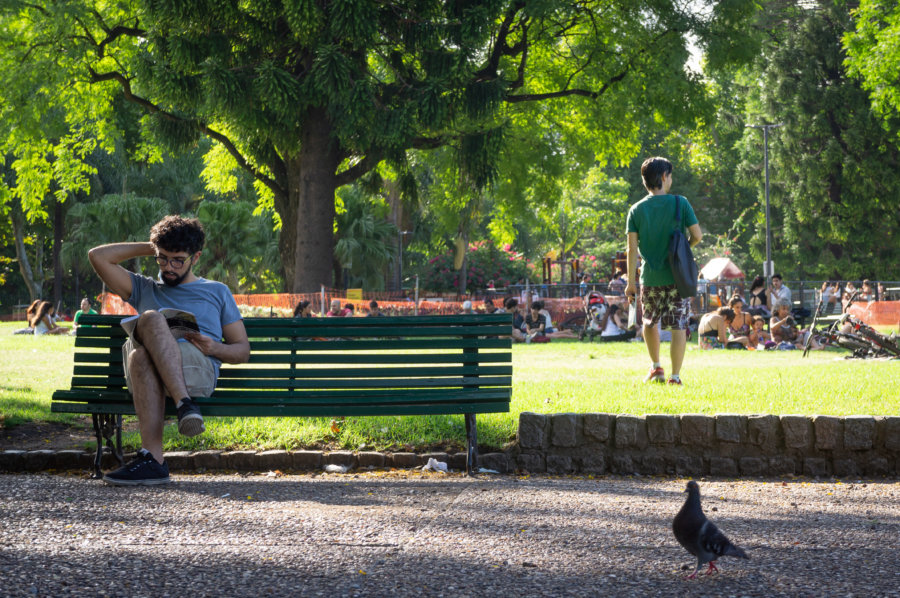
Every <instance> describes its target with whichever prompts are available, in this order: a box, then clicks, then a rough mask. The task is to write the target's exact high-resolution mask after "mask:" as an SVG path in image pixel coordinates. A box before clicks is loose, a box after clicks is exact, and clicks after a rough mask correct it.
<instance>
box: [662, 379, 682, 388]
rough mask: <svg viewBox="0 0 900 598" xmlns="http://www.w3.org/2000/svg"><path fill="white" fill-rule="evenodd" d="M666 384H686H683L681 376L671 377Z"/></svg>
mask: <svg viewBox="0 0 900 598" xmlns="http://www.w3.org/2000/svg"><path fill="white" fill-rule="evenodd" d="M666 384H668V385H669V386H684V384H682V382H681V378H669V380H668V381H667V382H666Z"/></svg>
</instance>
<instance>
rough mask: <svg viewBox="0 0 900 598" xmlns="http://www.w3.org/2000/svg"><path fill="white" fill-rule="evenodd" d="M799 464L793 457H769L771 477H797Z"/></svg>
mask: <svg viewBox="0 0 900 598" xmlns="http://www.w3.org/2000/svg"><path fill="white" fill-rule="evenodd" d="M796 473H797V462H796V461H795V460H794V459H792V458H791V457H781V456H779V457H769V475H775V476H777V475H795V474H796Z"/></svg>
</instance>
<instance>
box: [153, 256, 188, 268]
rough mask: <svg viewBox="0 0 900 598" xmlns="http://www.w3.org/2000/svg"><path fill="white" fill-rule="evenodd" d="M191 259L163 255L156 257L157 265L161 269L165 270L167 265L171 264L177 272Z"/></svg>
mask: <svg viewBox="0 0 900 598" xmlns="http://www.w3.org/2000/svg"><path fill="white" fill-rule="evenodd" d="M189 259H191V256H188V257H165V256H162V255H158V256H156V263H157V264H159V266H160V267H161V268H165V267H166V264H169V265H170V266H172V267H173V268H175V269H176V270H181V267H182V266H184V263H185V262H186V261H188V260H189Z"/></svg>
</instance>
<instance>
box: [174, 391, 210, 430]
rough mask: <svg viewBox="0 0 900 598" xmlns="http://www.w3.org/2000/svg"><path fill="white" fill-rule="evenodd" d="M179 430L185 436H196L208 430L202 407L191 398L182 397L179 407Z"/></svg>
mask: <svg viewBox="0 0 900 598" xmlns="http://www.w3.org/2000/svg"><path fill="white" fill-rule="evenodd" d="M178 431H179V432H181V433H182V434H183V435H185V436H196V435H197V434H202V433H203V432H205V431H206V426H204V425H203V416H202V415H201V414H200V409H199V408H198V407H197V406H196V405H194V401H192V400H190V399H182V400H181V407H179V408H178Z"/></svg>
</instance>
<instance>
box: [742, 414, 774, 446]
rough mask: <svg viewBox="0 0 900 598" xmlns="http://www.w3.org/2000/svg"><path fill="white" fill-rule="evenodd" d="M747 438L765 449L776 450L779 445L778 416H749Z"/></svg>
mask: <svg viewBox="0 0 900 598" xmlns="http://www.w3.org/2000/svg"><path fill="white" fill-rule="evenodd" d="M747 439H748V440H749V441H750V444H753V445H755V446H758V447H760V448H762V449H763V450H767V451H770V450H774V449H775V448H776V447H777V446H778V416H777V415H751V416H749V417H748V418H747Z"/></svg>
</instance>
